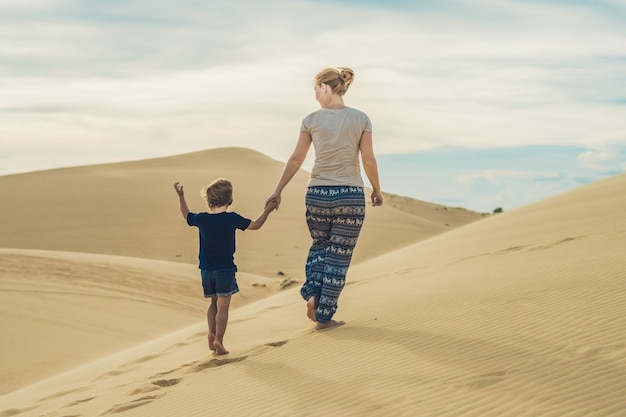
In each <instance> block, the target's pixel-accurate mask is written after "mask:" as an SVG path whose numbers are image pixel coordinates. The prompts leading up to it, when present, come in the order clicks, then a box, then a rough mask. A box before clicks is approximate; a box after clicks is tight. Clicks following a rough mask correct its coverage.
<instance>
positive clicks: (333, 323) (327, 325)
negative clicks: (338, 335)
mask: <svg viewBox="0 0 626 417" xmlns="http://www.w3.org/2000/svg"><path fill="white" fill-rule="evenodd" d="M343 324H346V322H345V321H341V320H340V321H337V320H331V321H329V322H328V323H319V322H318V323H317V326H315V330H327V329H332V328H333V327H338V326H341V325H343Z"/></svg>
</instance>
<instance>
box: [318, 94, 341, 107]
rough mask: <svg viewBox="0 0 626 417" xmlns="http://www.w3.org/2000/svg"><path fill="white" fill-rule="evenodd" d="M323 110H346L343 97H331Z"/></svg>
mask: <svg viewBox="0 0 626 417" xmlns="http://www.w3.org/2000/svg"><path fill="white" fill-rule="evenodd" d="M322 108H324V109H345V108H346V105H345V104H344V103H343V98H341V96H333V97H331V98H330V99H329V100H328V102H327V103H325V104H324V105H323V106H322Z"/></svg>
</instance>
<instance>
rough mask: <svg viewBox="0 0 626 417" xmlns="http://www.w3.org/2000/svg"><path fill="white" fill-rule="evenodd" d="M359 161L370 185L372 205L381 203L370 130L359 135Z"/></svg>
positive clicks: (381, 198)
mask: <svg viewBox="0 0 626 417" xmlns="http://www.w3.org/2000/svg"><path fill="white" fill-rule="evenodd" d="M360 150H361V161H362V162H363V169H364V170H365V175H367V179H368V180H369V182H370V184H371V185H372V189H373V190H372V197H371V199H372V206H382V205H383V194H382V192H381V191H380V182H379V179H378V164H377V163H376V156H375V155H374V145H373V143H372V132H363V135H361V144H360Z"/></svg>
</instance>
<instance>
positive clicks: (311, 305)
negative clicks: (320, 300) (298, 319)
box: [306, 297, 317, 322]
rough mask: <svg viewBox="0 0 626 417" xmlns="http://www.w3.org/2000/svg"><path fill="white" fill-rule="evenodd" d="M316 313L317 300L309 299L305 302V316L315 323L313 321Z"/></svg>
mask: <svg viewBox="0 0 626 417" xmlns="http://www.w3.org/2000/svg"><path fill="white" fill-rule="evenodd" d="M316 311H317V298H315V297H311V298H309V299H308V301H307V302H306V316H307V317H308V318H310V319H311V321H313V322H317V320H316V319H315V312H316Z"/></svg>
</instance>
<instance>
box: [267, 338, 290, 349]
mask: <svg viewBox="0 0 626 417" xmlns="http://www.w3.org/2000/svg"><path fill="white" fill-rule="evenodd" d="M288 341H289V340H281V341H278V342H270V343H266V344H265V346H272V347H278V346H282V345H284V344H285V343H287V342H288Z"/></svg>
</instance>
